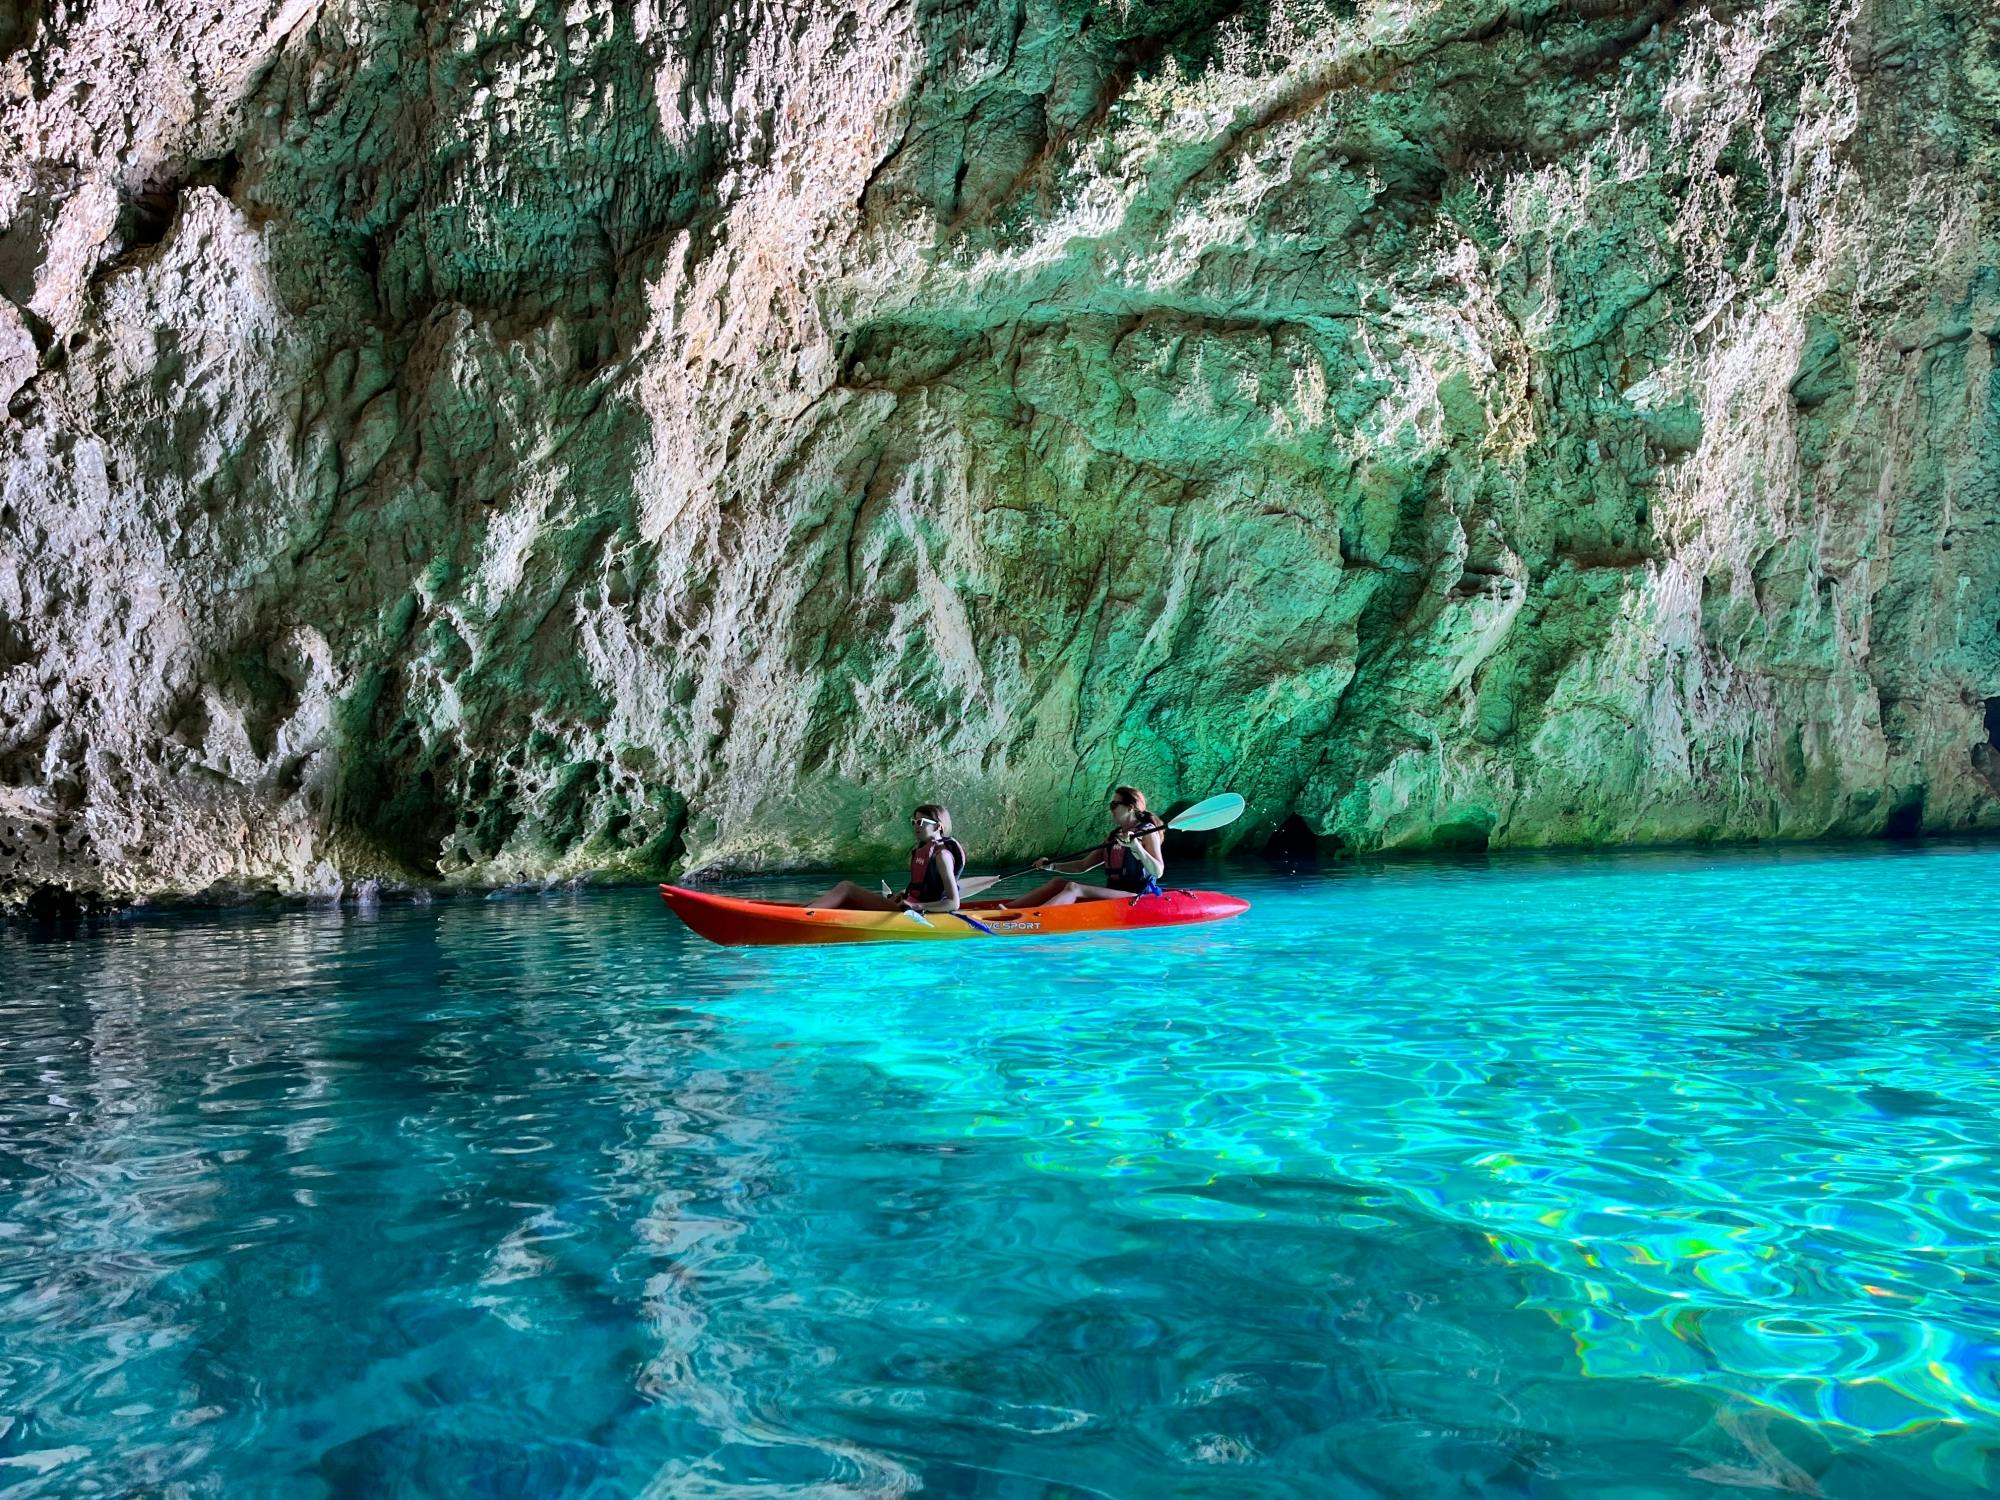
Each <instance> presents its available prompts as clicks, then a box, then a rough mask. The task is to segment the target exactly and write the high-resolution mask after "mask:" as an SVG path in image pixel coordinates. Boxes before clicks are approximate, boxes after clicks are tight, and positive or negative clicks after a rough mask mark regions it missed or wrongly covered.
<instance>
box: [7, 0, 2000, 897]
mask: <svg viewBox="0 0 2000 1500" xmlns="http://www.w3.org/2000/svg"><path fill="white" fill-rule="evenodd" d="M107 14H115V16H116V17H117V20H116V22H115V23H110V22H107V20H106V19H105V17H106V15H107ZM31 19H32V20H33V24H32V25H31V26H30V27H29V28H28V29H27V30H26V31H25V32H24V34H23V40H22V41H21V42H20V43H17V44H14V45H13V47H12V50H10V51H8V52H7V53H6V55H5V56H4V57H0V85H4V86H0V133H4V136H5V138H6V140H7V142H8V146H7V149H6V151H5V152H0V161H4V162H5V163H6V164H5V165H0V222H4V225H5V230H4V234H0V294H4V297H5V299H6V300H4V301H0V386H4V387H5V394H6V396H7V398H8V407H7V410H8V417H7V419H6V425H5V427H4V429H0V446H4V450H5V453H6V467H5V471H4V477H0V881H5V882H6V883H8V884H9V886H10V887H11V888H13V889H16V890H18V889H21V888H24V887H27V886H32V885H35V884H42V883H50V884H56V885H62V886H68V887H72V888H76V889H82V890H91V891H103V892H108V893H112V894H120V893H144V892H167V891H193V890H201V889H206V888H212V887H228V888H243V887H267V888H268V887H276V888H279V889H282V890H288V891H301V892H309V891H316V890H317V891H326V890H332V889H337V888H339V887H340V886H341V885H342V884H343V883H344V882H350V881H353V880H356V879H360V878H367V877H378V878H397V879H405V880H418V881H423V880H436V879H440V878H443V879H449V880H454V881H465V882H473V883H483V882H493V881H505V880H511V879H515V878H523V877H525V878H547V877H550V876H557V875H566V874H573V873H578V872H581V871H585V870H604V871H611V872H626V873H634V874H638V873H647V874H650V873H655V872H659V871H663V870H666V869H669V868H689V867H701V868H710V869H752V868H771V867H776V866H797V865H805V864H825V863H830V862H834V861H838V860H849V859H864V860H865V859H871V858H874V859H880V858H884V857H886V856H887V855H888V854H889V853H890V849H889V844H890V841H891V840H893V839H894V838H895V837H896V836H897V834H898V833H899V832H900V827H901V814H902V812H903V811H904V808H905V806H906V804H908V803H910V802H913V801H916V800H920V799H923V798H929V797H933V796H935V797H940V798H942V799H944V800H946V801H948V802H950V803H951V804H952V806H953V807H954V810H955V811H956V812H957V814H958V817H959V820H960V823H961V826H962V827H964V828H965V829H966V831H967V832H968V834H969V835H970V842H971V843H972V844H973V846H974V848H975V851H976V853H977V854H979V855H980V856H982V857H983V856H991V857H994V858H999V857H1002V856H1003V855H1012V854H1018V853H1024V852H1025V853H1033V852H1040V851H1041V850H1043V849H1045V848H1047V847H1048V846H1050V845H1051V844H1057V843H1062V842H1063V841H1064V840H1070V841H1072V842H1073V841H1074V839H1075V837H1076V836H1077V835H1079V834H1081V833H1082V832H1084V831H1085V830H1087V829H1090V828H1093V827H1094V825H1095V821H1096V819H1097V818H1098V817H1099V815H1100V805H1099V804H1100V802H1101V799H1102V795H1103V792H1104V790H1105V788H1106V787H1108V786H1109V785H1110V784H1112V783H1113V782H1115V781H1131V782H1136V783H1138V784H1140V785H1143V786H1145V787H1147V788H1148V790H1149V791H1150V792H1151V793H1152V794H1153V796H1154V799H1155V801H1156V802H1157V803H1158V804H1160V805H1169V804H1171V803H1172V802H1174V801H1175V800H1176V799H1193V798H1196V797H1199V796H1202V795H1205V794H1207V793H1209V792H1212V791H1215V790H1218V789H1222V788H1224V787H1229V788H1233V789H1235V790H1237V791H1240V792H1242V793H1243V794H1244V795H1246V796H1247V797H1249V798H1250V800H1251V803H1252V806H1253V814H1252V816H1251V817H1250V818H1247V819H1246V820H1245V821H1244V822H1243V823H1242V824H1241V825H1239V826H1238V828H1236V829H1235V830H1232V833H1231V837H1232V838H1233V839H1234V840H1235V841H1237V842H1238V843H1242V842H1245V841H1247V842H1248V843H1250V844H1251V845H1253V846H1254V845H1256V844H1258V843H1260V842H1262V841H1264V840H1266V839H1269V838H1271V837H1273V836H1274V835H1275V834H1277V832H1278V830H1280V828H1281V827H1282V828H1285V829H1287V830H1288V832H1287V833H1286V834H1285V838H1286V839H1287V840H1289V841H1291V842H1293V843H1296V841H1297V839H1298V838H1299V837H1316V838H1320V839H1324V840H1329V841H1338V843H1339V845H1340V846H1342V847H1345V848H1351V849H1377V848H1426V847H1468V846H1486V845H1490V846H1505V845H1534V844H1553V843H1578V842H1583V843H1591V842H1611V841H1635V840H1637V841H1649V840H1683V839H1739V838H1795V837H1809V836H1815V835H1822V834H1873V833H1880V832H1897V833H1907V832H1917V831H1923V830H1937V829H1959V828H1979V827H1991V826H1994V825H1995V824H1996V823H2000V770H1996V769H1995V768H1996V766H1997V765H2000V731H1996V730H1995V729H1994V728H1993V727H1992V726H1993V724H1994V723H1995V722H1996V720H2000V710H1996V709H1995V708H1994V706H1993V705H1995V704H1996V703H2000V374H1996V365H1995V355H1996V349H2000V224H1997V223H1996V208H1995V204H1996V202H2000V199H1996V197H1995V191H1996V187H2000V20H1996V19H1995V18H1994V17H1992V16H1991V15H1990V14H1988V13H1987V8H1986V7H1983V6H1979V5H1976V4H1972V3H1970V0H1966V3H1960V4H1952V3H1946V4H1939V5H1922V6H1920V5H1916V4H1912V3H1907V0H1862V3H1858V4H1855V3H1821V0H1766V3H1764V4H1761V5H1756V6H1740V5H1709V6H1701V5H1679V4H1669V3H1652V4H1645V3H1627V0H1591V3H1588V4H1584V3H1567V4H1558V3H1554V0H1538V3H1531V4H1527V5H1520V4H1500V3H1491V0H1488V3H1475V0H1375V3H1365V4H1359V5H1326V6H1311V5H1307V4H1303V3H1297V0H1294V3H1291V4H1284V3H1279V0H1270V3H1268V4H1256V5H1251V6H1248V7H1235V6H1221V5H1211V4H1206V3H1196V0H1179V3H1176V4H1173V5H1164V6H1152V7H1148V6H1143V5H1140V4H1137V3H1133V4H1130V5H1126V4H1118V3H1096V0H1091V3H1085V0H1020V3H1016V0H1005V3H1002V0H979V3H972V4H958V5H949V6H947V5H944V4H941V3H935V0H872V3H861V4H846V5H830V6H807V7H797V8H787V7H782V6H775V5H770V4H765V3H755V0H674V3H664V0H659V3H654V0H641V3H638V4H631V5H612V4H609V3H608V0H575V3H570V4H565V5H561V6H558V5H554V4H549V3H546V0H520V3H516V4H509V5H506V6H500V5H490V4H478V5H474V4H465V3H447V4H441V5H433V6H425V7H421V8H419V7H415V6H410V5H407V4H397V3H390V0H318V3H314V0H285V3H278V0H261V3H260V0H205V3H204V4H202V5H200V6H196V7H187V6H177V7H167V6H164V5H161V4H158V3H156V0H124V3H123V4H122V5H119V6H115V7H111V8H110V9H109V11H105V10H104V9H103V8H100V11H99V12H93V17H92V21H91V23H90V24H89V25H86V24H85V23H84V21H82V20H81V19H78V18H76V17H74V16H72V15H71V14H70V13H69V12H66V11H57V10H50V11H47V12H41V11H39V10H36V11H35V12H34V14H33V16H32V17H31ZM17 29H19V28H17ZM121 35H123V36H136V35H145V36H148V37H152V38H155V39H156V40H157V41H158V42H159V47H158V48H148V49H124V48H121V47H119V46H117V45H116V41H117V38H118V37H119V36H121ZM169 44H171V45H169ZM174 53H178V55H184V56H185V57H187V58H189V59H191V60H192V61H191V65H190V67H191V71H188V72H187V73H186V74H185V76H183V75H181V74H179V73H176V72H174V71H173V70H171V69H167V68H165V67H164V65H156V64H154V63H151V62H148V61H147V59H149V58H152V57H154V56H156V55H168V54H174Z"/></svg>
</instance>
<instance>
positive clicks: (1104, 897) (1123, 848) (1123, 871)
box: [1007, 786, 1167, 906]
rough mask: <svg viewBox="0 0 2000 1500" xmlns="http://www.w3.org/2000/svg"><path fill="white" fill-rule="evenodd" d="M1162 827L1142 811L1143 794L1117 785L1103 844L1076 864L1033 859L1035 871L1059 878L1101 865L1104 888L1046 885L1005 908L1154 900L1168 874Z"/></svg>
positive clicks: (1063, 882)
mask: <svg viewBox="0 0 2000 1500" xmlns="http://www.w3.org/2000/svg"><path fill="white" fill-rule="evenodd" d="M1166 842H1167V825H1166V824H1164V823H1162V822H1161V821H1160V820H1159V819H1158V818H1156V817H1154V816H1153V815H1152V814H1151V813H1149V812H1147V811H1146V794H1145V793H1144V792H1142V791H1140V790H1138V788H1136V787H1129V786H1121V787H1118V788H1116V789H1115V790H1114V791H1113V792H1112V793H1111V832H1110V833H1108V834H1106V835H1105V836H1104V842H1103V843H1101V844H1099V845H1098V846H1097V847H1096V848H1095V849H1092V850H1090V851H1089V852H1088V853H1086V854H1082V855H1079V856H1078V857H1077V858H1075V859H1069V860H1060V861H1058V860H1053V859H1047V858H1043V859H1038V860H1036V861H1035V868H1036V869H1038V870H1054V871H1057V872H1058V873H1059V874H1062V875H1081V874H1082V873H1083V872H1084V871H1086V870H1094V869H1096V868H1097V866H1099V865H1103V866H1104V880H1105V883H1104V884H1103V885H1084V884H1082V883H1081V882H1080V881H1075V880H1061V879H1058V880H1050V881H1046V882H1044V883H1043V884H1041V885H1038V886H1036V887H1035V888H1034V889H1033V890H1032V891H1030V892H1028V894H1027V895H1025V896H1021V897H1018V898H1017V899H1015V900H1012V901H1009V902H1008V903H1007V905H1009V906H1068V905H1069V904H1070V903H1071V902H1072V901H1110V900H1113V899H1115V898H1117V897H1120V896H1127V897H1129V896H1144V895H1147V894H1149V893H1150V894H1153V895H1158V894H1159V890H1160V877H1161V876H1162V875H1164V874H1166V873H1167V856H1166Z"/></svg>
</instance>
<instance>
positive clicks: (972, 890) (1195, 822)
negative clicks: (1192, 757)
mask: <svg viewBox="0 0 2000 1500" xmlns="http://www.w3.org/2000/svg"><path fill="white" fill-rule="evenodd" d="M1243 807H1244V802H1243V799H1242V798H1241V797H1239V796H1237V795H1236V793H1234V792H1224V793H1222V794H1221V795H1220V796H1218V797H1210V798H1209V799H1208V800H1207V801H1205V802H1197V803H1195V805H1194V806H1193V807H1190V808H1188V809H1187V810H1186V811H1184V812H1180V813H1176V814H1175V815H1174V816H1173V817H1171V818H1169V819H1168V820H1167V822H1166V824H1165V825H1164V826H1165V827H1166V829H1167V831H1168V832H1170V833H1206V832H1207V831H1208V830H1209V829H1211V828H1227V827H1228V826H1229V825H1230V824H1231V823H1234V822H1235V821H1236V820H1237V819H1238V818H1240V817H1242V816H1243ZM1097 847H1098V846H1097V845H1095V844H1092V845H1091V846H1090V849H1095V848H1097ZM1090 849H1079V850H1077V851H1076V854H1065V855H1064V856H1063V857H1062V859H1075V858H1076V857H1077V855H1079V854H1088V853H1090ZM1062 859H1059V860H1053V861H1051V863H1053V864H1061V863H1062ZM1042 868H1044V867H1043V866H1041V865H1029V866H1028V867H1027V868H1026V869H1021V870H1011V871H1009V872H1008V873H1007V874H1005V875H978V876H974V877H973V878H972V879H971V880H961V881H959V883H958V894H959V897H960V898H961V899H963V898H965V897H967V896H977V895H978V894H979V893H980V892H981V891H986V890H991V889H992V888H993V887H994V886H996V885H998V884H999V883H1000V882H1001V881H1003V880H1012V879H1013V878H1014V877H1015V876H1017V875H1032V874H1034V873H1035V871H1037V870H1039V869H1042Z"/></svg>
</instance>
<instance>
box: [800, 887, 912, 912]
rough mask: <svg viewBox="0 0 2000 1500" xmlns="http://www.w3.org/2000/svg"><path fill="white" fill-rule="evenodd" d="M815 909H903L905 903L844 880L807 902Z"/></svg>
mask: <svg viewBox="0 0 2000 1500" xmlns="http://www.w3.org/2000/svg"><path fill="white" fill-rule="evenodd" d="M806 905H807V906H810V907H812V908H813V909H814V910H815V911H901V910H902V909H903V903H902V902H900V901H896V900H893V899H891V898H890V897H888V896H884V895H881V894H880V893H879V892H876V891H871V890H869V889H868V888H867V887H866V886H859V885H856V884H855V883H854V882H853V881H851V880H843V881H841V882H840V884H839V885H837V886H835V887H834V888H833V889H832V890H830V891H824V892H822V893H821V894H819V895H818V896H815V897H814V898H813V899H812V900H810V901H808V902H807V903H806Z"/></svg>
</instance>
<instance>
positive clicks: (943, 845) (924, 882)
mask: <svg viewBox="0 0 2000 1500" xmlns="http://www.w3.org/2000/svg"><path fill="white" fill-rule="evenodd" d="M940 849H949V850H950V851H951V858H952V865H951V868H952V873H953V874H954V875H956V874H959V873H961V872H962V871H963V870H964V869H965V845H963V844H961V843H960V842H959V841H958V840H957V839H955V838H950V837H945V838H941V839H932V840H931V841H930V842H929V843H928V844H918V845H917V846H916V847H915V848H913V849H912V850H910V883H909V884H908V885H906V886H904V887H903V894H904V895H905V896H910V897H914V898H915V899H916V900H918V901H942V900H944V875H943V874H942V873H941V872H940V871H939V870H938V868H937V852H938V850H940Z"/></svg>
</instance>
